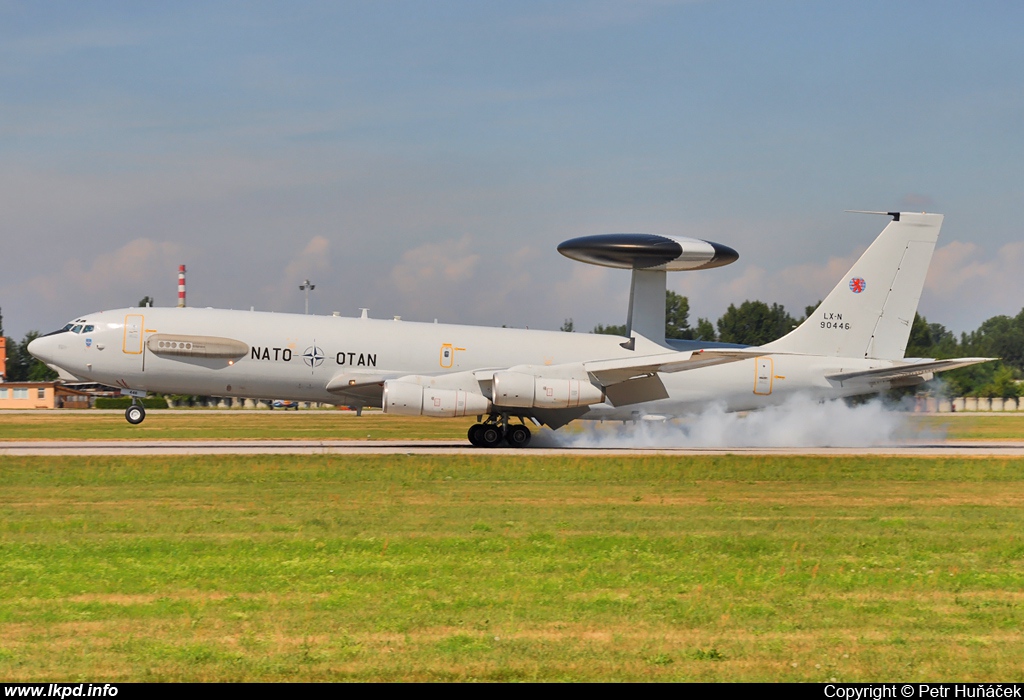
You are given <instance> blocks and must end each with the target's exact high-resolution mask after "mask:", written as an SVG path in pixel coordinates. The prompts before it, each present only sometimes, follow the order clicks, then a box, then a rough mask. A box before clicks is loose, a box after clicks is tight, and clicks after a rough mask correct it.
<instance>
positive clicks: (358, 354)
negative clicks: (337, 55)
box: [32, 308, 892, 419]
mask: <svg viewBox="0 0 1024 700" xmlns="http://www.w3.org/2000/svg"><path fill="white" fill-rule="evenodd" d="M82 320H83V326H84V325H86V324H87V325H91V326H93V330H92V331H91V332H89V333H81V332H79V333H74V332H71V331H66V332H62V333H56V334H51V335H48V336H44V337H42V338H40V339H38V340H37V341H35V343H34V344H33V348H32V351H33V354H35V355H36V356H37V357H40V358H41V359H43V360H44V361H45V362H47V363H48V364H51V365H53V366H56V367H59V368H61V369H63V370H65V371H66V372H67V373H70V374H71V375H74V376H75V377H78V378H81V379H84V380H89V381H95V382H100V383H103V384H107V385H110V386H117V387H121V388H123V389H131V390H139V391H146V392H161V393H175V394H195V395H202V396H223V397H248V398H261V399H292V400H298V401H316V402H324V403H335V404H346V403H350V401H349V400H347V399H346V398H344V397H343V396H339V394H338V393H332V392H329V391H328V390H327V386H328V384H329V383H330V382H331V381H332V379H336V378H338V377H350V376H351V377H361V376H371V377H372V376H374V375H375V374H377V373H379V374H380V375H381V376H383V377H396V376H402V375H430V376H434V377H438V378H439V379H440V380H442V381H443V379H444V377H445V376H446V375H451V376H452V377H455V376H466V374H467V373H472V372H473V371H478V370H492V369H493V370H501V369H505V368H509V367H515V366H521V365H532V366H534V367H535V368H537V369H538V370H540V371H541V372H542V371H543V369H542V368H543V367H544V366H551V365H565V364H567V363H574V362H585V361H591V360H595V359H601V360H607V359H618V358H630V357H635V356H639V355H644V354H655V353H665V352H670V349H669V348H665V347H662V346H660V345H656V344H654V343H651V342H649V341H645V340H644V339H643V338H639V339H638V342H637V345H636V347H635V349H633V350H629V349H626V348H623V347H622V346H621V343H622V342H623V340H624V339H623V338H620V337H617V336H607V335H592V334H584V333H564V332H560V331H539V330H529V329H518V328H485V327H477V326H462V325H449V324H439V323H415V322H409V321H397V320H396V321H390V320H376V319H369V318H343V317H337V316H326V317H325V316H305V315H298V314H282V313H266V312H256V311H234V310H224V309H200V308H141V309H117V310H113V311H103V312H98V313H93V314H89V315H87V316H85V317H83V318H82ZM154 334H160V336H159V337H164V336H171V337H173V336H190V337H196V336H209V337H216V338H230V339H233V340H235V341H240V343H244V344H245V345H246V346H247V352H246V353H245V354H244V355H243V356H240V357H237V358H236V359H222V358H208V357H174V356H167V355H163V354H158V353H156V352H153V351H152V350H151V349H150V348H149V347H148V345H147V339H149V338H151V337H152V336H153V335H154ZM891 364H892V363H891V362H889V361H886V360H867V359H856V358H842V357H826V356H813V355H782V354H780V355H771V354H766V355H764V356H761V357H757V358H752V359H745V360H741V361H738V362H732V363H729V364H722V365H717V366H711V367H702V368H698V369H692V370H688V371H684V372H678V373H673V374H669V373H665V374H662V375H661V378H662V381H663V382H664V385H665V388H666V390H667V392H668V394H669V396H668V398H666V399H661V400H657V401H647V402H644V403H638V404H631V405H626V406H619V407H613V406H612V405H611V404H610V403H600V404H595V405H592V406H591V407H590V409H589V411H587V413H585V414H584V415H583V416H581V417H582V418H591V419H595V418H628V417H630V416H632V415H633V414H635V413H636V412H638V411H639V412H643V413H652V414H662V415H680V414H685V413H691V412H694V411H696V410H700V409H701V408H702V407H704V406H706V405H708V404H712V403H715V404H720V405H723V406H725V407H726V408H727V409H728V410H733V411H739V410H753V409H758V408H763V407H765V406H769V405H772V404H777V403H781V402H782V401H784V400H785V399H786V398H787V397H789V396H791V395H793V394H795V393H805V394H809V395H811V396H815V397H819V398H831V397H841V396H847V395H854V394H857V393H864V388H863V387H860V388H859V390H858V389H855V388H843V387H841V386H839V384H838V383H836V382H833V381H830V380H828V379H826V375H831V374H836V373H840V372H844V371H859V370H866V369H872V368H878V367H887V366H890V365H891ZM460 373H461V374H460ZM470 376H472V375H471V374H470ZM884 388H885V387H884V386H883V387H876V388H875V389H874V390H875V391H877V390H879V389H884Z"/></svg>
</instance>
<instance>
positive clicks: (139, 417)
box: [124, 404, 146, 425]
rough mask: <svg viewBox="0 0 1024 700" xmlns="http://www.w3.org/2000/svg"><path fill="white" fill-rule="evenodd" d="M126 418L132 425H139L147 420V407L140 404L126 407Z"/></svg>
mask: <svg viewBox="0 0 1024 700" xmlns="http://www.w3.org/2000/svg"><path fill="white" fill-rule="evenodd" d="M124 419H125V420H126V421H128V422H129V423H131V424H132V425H138V424H139V423H141V422H142V421H144V420H146V409H145V408H143V407H142V406H139V405H138V404H133V405H131V406H129V407H128V408H127V409H125V412H124Z"/></svg>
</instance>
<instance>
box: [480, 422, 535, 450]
mask: <svg viewBox="0 0 1024 700" xmlns="http://www.w3.org/2000/svg"><path fill="white" fill-rule="evenodd" d="M531 437H532V434H531V433H530V429H529V428H527V427H526V426H525V425H509V424H508V416H500V417H499V416H491V418H490V419H488V420H487V421H486V422H484V423H477V424H476V425H474V426H472V427H470V429H469V442H470V443H471V444H472V445H473V446H474V447H498V446H499V445H501V443H503V442H504V443H506V444H507V445H508V446H509V447H526V446H527V445H529V444H530V438H531Z"/></svg>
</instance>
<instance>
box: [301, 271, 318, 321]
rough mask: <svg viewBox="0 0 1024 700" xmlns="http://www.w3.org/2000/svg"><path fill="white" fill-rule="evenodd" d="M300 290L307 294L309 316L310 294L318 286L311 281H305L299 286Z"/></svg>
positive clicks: (307, 312) (307, 313)
mask: <svg viewBox="0 0 1024 700" xmlns="http://www.w3.org/2000/svg"><path fill="white" fill-rule="evenodd" d="M299 289H301V290H303V291H305V292H306V315H307V316H308V315H309V293H310V291H312V290H314V289H316V285H315V284H313V283H312V282H310V281H309V280H303V281H302V284H300V285H299Z"/></svg>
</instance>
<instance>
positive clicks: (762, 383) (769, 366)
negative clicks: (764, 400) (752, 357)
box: [754, 357, 774, 396]
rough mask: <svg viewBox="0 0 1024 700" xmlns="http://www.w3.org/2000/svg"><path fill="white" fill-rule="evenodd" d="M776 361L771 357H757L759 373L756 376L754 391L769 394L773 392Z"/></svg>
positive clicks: (761, 394)
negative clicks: (773, 373)
mask: <svg viewBox="0 0 1024 700" xmlns="http://www.w3.org/2000/svg"><path fill="white" fill-rule="evenodd" d="M773 365H774V362H773V361H772V358H770V357H759V358H757V375H756V376H755V378H754V393H755V394H758V395H760V396H767V395H768V394H770V393H772V372H773V371H774V367H773Z"/></svg>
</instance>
